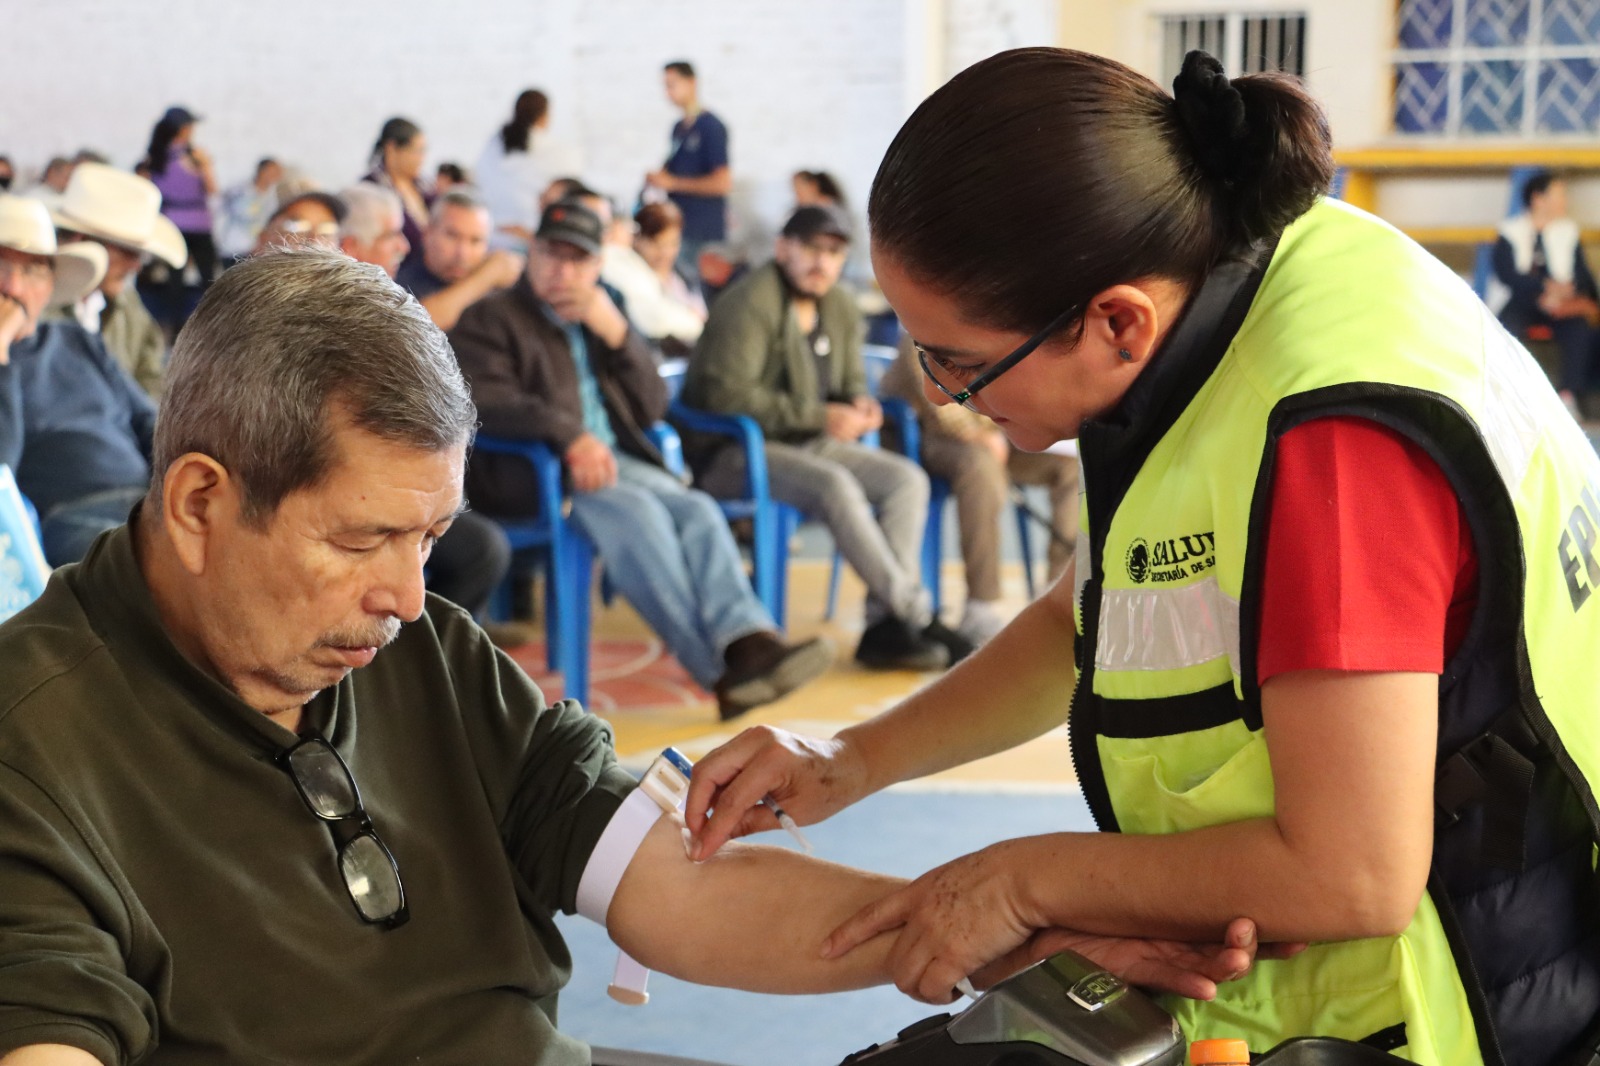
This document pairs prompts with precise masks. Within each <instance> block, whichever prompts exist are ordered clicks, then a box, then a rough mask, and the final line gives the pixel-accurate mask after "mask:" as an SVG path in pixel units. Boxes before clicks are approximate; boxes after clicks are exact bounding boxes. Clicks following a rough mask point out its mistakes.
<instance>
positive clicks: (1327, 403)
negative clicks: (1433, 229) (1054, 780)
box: [1070, 201, 1600, 1066]
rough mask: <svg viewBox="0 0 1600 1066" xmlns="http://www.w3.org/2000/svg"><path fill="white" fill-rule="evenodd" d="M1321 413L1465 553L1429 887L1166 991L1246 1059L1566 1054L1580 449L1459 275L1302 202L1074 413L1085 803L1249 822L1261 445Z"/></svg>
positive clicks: (1586, 611)
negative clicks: (1406, 442)
mask: <svg viewBox="0 0 1600 1066" xmlns="http://www.w3.org/2000/svg"><path fill="white" fill-rule="evenodd" d="M1329 415H1354V416H1358V417H1361V418H1367V419H1371V420H1372V421H1375V422H1378V423H1381V424H1382V425H1385V426H1387V427H1389V428H1391V429H1392V430H1395V431H1397V432H1399V433H1400V434H1402V435H1403V436H1405V437H1407V438H1409V439H1410V440H1412V441H1414V442H1415V443H1416V444H1418V445H1419V446H1420V447H1422V448H1423V449H1424V450H1425V451H1427V452H1428V453H1429V454H1430V455H1431V456H1432V457H1433V458H1434V459H1435V460H1436V461H1437V462H1438V463H1439V465H1440V467H1441V468H1442V469H1443V471H1444V473H1445V475H1446V477H1447V478H1448V479H1449V481H1450V482H1451V485H1452V487H1453V488H1454V489H1455V491H1456V494H1457V496H1458V497H1459V499H1460V500H1461V502H1462V505H1463V508H1464V510H1465V513H1466V516H1467V520H1468V523H1469V526H1470V528H1471V530H1472V535H1473V542H1474V545H1475V547H1476V551H1477V555H1478V559H1479V565H1480V571H1481V574H1480V582H1479V598H1478V607H1477V611H1476V614H1475V616H1474V618H1473V621H1472V623H1471V627H1470V629H1469V631H1468V635H1467V637H1466V638H1465V641H1464V643H1463V645H1462V647H1461V648H1460V650H1459V651H1458V652H1457V653H1456V654H1455V655H1454V656H1452V657H1451V659H1450V661H1449V662H1448V663H1447V664H1446V667H1445V671H1444V674H1443V676H1442V677H1441V678H1440V682H1439V715H1440V719H1439V751H1438V762H1437V768H1436V800H1437V804H1436V806H1437V812H1436V813H1437V818H1436V824H1435V833H1434V852H1433V867H1432V870H1431V871H1430V879H1429V885H1428V891H1427V893H1426V894H1425V896H1424V897H1423V899H1422V902H1421V904H1420V905H1419V906H1418V908H1417V911H1416V914H1415V916H1414V917H1413V919H1412V921H1411V923H1410V926H1409V927H1408V928H1407V929H1406V931H1405V932H1404V933H1403V934H1401V935H1400V936H1397V937H1385V938H1375V939H1369V940H1360V941H1349V942H1343V943H1331V944H1319V945H1314V946H1312V947H1311V948H1310V949H1309V950H1307V951H1306V952H1305V953H1304V954H1302V955H1301V956H1299V957H1297V958H1295V959H1292V960H1286V961H1281V962H1264V963H1260V964H1258V965H1257V967H1256V969H1255V970H1254V972H1252V973H1251V974H1250V975H1249V976H1248V977H1247V978H1245V979H1243V980H1240V981H1237V982H1233V983H1231V984H1228V985H1224V986H1223V987H1222V990H1221V993H1220V994H1219V996H1218V997H1217V999H1216V1001H1215V1002H1213V1003H1196V1002H1190V1001H1174V1002H1171V1003H1169V1004H1168V1005H1169V1007H1171V1008H1172V1009H1173V1010H1174V1012H1175V1013H1176V1014H1177V1016H1178V1019H1179V1021H1180V1023H1181V1024H1182V1025H1183V1027H1184V1030H1185V1032H1186V1033H1187V1035H1188V1036H1189V1037H1190V1038H1191V1039H1198V1038H1203V1037H1213V1036H1242V1037H1244V1038H1246V1039H1247V1040H1249V1041H1250V1046H1251V1048H1252V1050H1255V1051H1258V1052H1259V1051H1263V1050H1266V1049H1268V1048H1270V1047H1272V1046H1274V1045H1275V1044H1277V1043H1279V1042H1281V1041H1282V1040H1285V1039H1288V1038H1290V1037H1293V1036H1299V1035H1323V1036H1336V1037H1342V1038H1344V1039H1348V1040H1358V1041H1366V1042H1368V1043H1371V1044H1373V1045H1375V1046H1378V1047H1382V1048H1385V1049H1386V1050H1391V1051H1394V1053H1395V1054H1397V1055H1401V1056H1403V1057H1406V1058H1408V1059H1410V1060H1411V1061H1414V1062H1424V1063H1434V1064H1438V1066H1460V1064H1476V1063H1486V1064H1489V1066H1541V1064H1545V1063H1551V1064H1554V1063H1565V1062H1569V1061H1579V1060H1577V1059H1575V1058H1573V1055H1574V1054H1575V1052H1576V1049H1577V1048H1579V1047H1580V1046H1583V1047H1588V1048H1593V1047H1594V1046H1595V1045H1596V1043H1597V1033H1596V1025H1597V1018H1600V881H1597V878H1596V873H1595V854H1596V852H1595V841H1596V839H1597V838H1600V810H1597V807H1596V803H1595V798H1594V795H1593V792H1592V790H1591V782H1593V781H1595V780H1597V775H1600V594H1597V593H1600V459H1597V457H1596V455H1595V452H1594V450H1593V449H1592V448H1591V447H1590V446H1589V445H1588V442H1587V441H1586V440H1585V439H1584V438H1583V436H1582V434H1581V433H1580V431H1579V429H1578V427H1577V426H1576V424H1575V423H1574V422H1573V420H1572V418H1571V417H1570V416H1569V415H1567V413H1566V412H1565V410H1564V409H1563V408H1562V406H1561V403H1560V401H1559V400H1558V399H1557V397H1556V394H1555V392H1554V390H1553V389H1552V388H1551V387H1550V385H1549V383H1548V382H1547V381H1546V379H1545V377H1544V375H1543V374H1542V372H1541V371H1540V369H1539V367H1538V366H1537V364H1536V363H1535V362H1534V361H1533V359H1532V358H1531V357H1530V356H1529V354H1528V353H1527V352H1526V351H1525V350H1524V349H1523V348H1522V347H1521V346H1520V345H1519V344H1518V343H1517V342H1516V341H1515V340H1513V339H1512V338H1511V337H1510V336H1509V335H1507V333H1506V332H1505V331H1504V330H1503V329H1502V328H1501V327H1500V325H1499V323H1498V322H1496V321H1495V320H1494V318H1493V317H1492V316H1490V315H1489V313H1488V312H1487V310H1486V309H1485V308H1484V307H1483V305H1482V304H1481V303H1480V302H1479V301H1478V299H1477V298H1476V297H1475V296H1474V294H1473V293H1472V292H1471V290H1470V289H1468V287H1467V286H1466V285H1465V284H1463V283H1462V282H1461V280H1460V279H1459V278H1457V277H1456V276H1455V275H1454V274H1453V273H1451V272H1450V271H1449V270H1448V269H1447V268H1445V267H1444V266H1443V265H1442V264H1440V263H1439V262H1438V261H1437V260H1435V259H1434V258H1433V257H1431V256H1430V255H1429V254H1428V253H1427V252H1425V251H1424V250H1422V249H1421V248H1420V247H1418V246H1417V245H1416V244H1415V243H1413V242H1412V241H1410V240H1409V239H1407V238H1406V237H1405V236H1403V235H1402V234H1400V233H1399V232H1397V231H1396V230H1394V229H1393V228H1391V227H1389V226H1388V225H1386V224H1385V223H1383V222H1381V221H1379V220H1377V219H1374V218H1372V217H1370V216H1368V215H1365V214H1363V213H1361V212H1359V211H1357V210H1355V209H1353V208H1350V207H1347V206H1345V205H1342V204H1339V203H1336V202H1332V201H1324V202H1322V203H1320V204H1318V205H1317V206H1316V207H1314V208H1313V209H1312V210H1311V211H1310V212H1308V213H1307V214H1306V215H1305V216H1304V217H1302V218H1301V219H1300V220H1299V221H1297V222H1296V223H1295V224H1294V225H1292V226H1291V227H1289V229H1288V230H1286V231H1285V232H1284V234H1283V235H1282V237H1281V239H1280V240H1279V241H1278V243H1277V245H1276V246H1275V248H1273V249H1270V250H1265V251H1259V252H1255V253H1252V255H1250V256H1243V257H1240V258H1238V259H1233V260H1229V261H1227V262H1225V263H1224V264H1223V265H1221V266H1220V267H1219V268H1218V269H1217V270H1215V271H1214V272H1213V273H1212V275H1211V277H1210V278H1209V279H1208V280H1207V282H1206V283H1205V284H1204V285H1203V286H1201V288H1200V289H1199V290H1198V291H1197V293H1196V295H1195V296H1194V298H1193V299H1192V300H1191V303H1190V307H1189V309H1188V310H1187V311H1186V312H1185V314H1184V316H1183V318H1182V319H1180V321H1179V322H1178V323H1177V325H1175V327H1174V328H1173V330H1172V332H1171V334H1170V335H1169V337H1168V339H1167V341H1166V342H1165V344H1164V345H1163V348H1162V350H1161V352H1160V354H1159V355H1158V356H1157V357H1156V359H1154V360H1153V361H1152V363H1151V365H1150V366H1149V367H1148V368H1147V369H1146V371H1145V372H1144V373H1143V374H1141V375H1140V377H1139V379H1138V381H1137V382H1136V383H1135V385H1134V387H1133V389H1132V390H1130V392H1129V394H1128V396H1127V397H1126V398H1125V399H1124V401H1123V403H1122V404H1120V405H1119V407H1118V408H1117V410H1116V411H1115V412H1114V413H1113V414H1112V415H1111V416H1109V417H1108V418H1106V419H1105V420H1103V421H1099V422H1092V423H1089V424H1088V425H1086V426H1085V427H1084V431H1083V435H1082V438H1081V444H1082V456H1083V464H1084V476H1085V487H1086V491H1085V498H1084V512H1085V513H1084V522H1083V526H1082V528H1083V530H1084V533H1083V534H1082V536H1081V539H1080V543H1079V558H1078V581H1079V582H1080V585H1081V589H1080V593H1079V599H1078V604H1079V614H1078V642H1077V656H1078V665H1079V670H1080V674H1079V684H1078V690H1077V693H1076V695H1075V696H1074V702H1073V709H1072V714H1071V722H1070V731H1071V737H1072V750H1073V756H1074V763H1075V765H1076V769H1077V771H1078V775H1079V778H1080V780H1081V781H1082V783H1083V788H1084V794H1085V797H1086V798H1087V799H1088V801H1089V805H1090V808H1091V810H1092V811H1093V813H1094V815H1095V817H1096V820H1097V821H1098V823H1099V824H1100V826H1101V828H1103V829H1107V830H1120V831H1123V832H1133V833H1174V832H1181V831H1183V830H1187V829H1194V828H1198V827H1201V826H1207V825H1214V824H1218V823H1223V822H1231V821H1238V820H1242V819H1247V818H1256V817H1263V816H1270V815H1271V814H1272V813H1273V775H1272V766H1271V762H1270V760H1269V758H1268V752H1267V749H1266V745H1265V742H1264V740H1263V737H1262V731H1261V713H1260V707H1261V701H1260V691H1259V688H1258V686H1257V684H1256V676H1257V671H1256V662H1255V660H1256V651H1257V646H1258V644H1259V632H1258V626H1259V611H1260V590H1261V574H1262V560H1263V558H1264V554H1265V541H1266V538H1265V530H1264V526H1265V523H1266V516H1267V503H1268V500H1269V498H1270V492H1271V488H1272V482H1273V473H1274V470H1273V459H1274V454H1275V445H1276V441H1277V440H1278V438H1279V437H1280V436H1281V435H1282V434H1284V433H1285V432H1287V431H1289V430H1290V429H1292V428H1294V427H1295V426H1297V425H1300V424H1302V423H1304V422H1306V421H1308V420H1310V419H1314V418H1318V417H1324V416H1329ZM1218 861H1219V862H1225V861H1226V857H1225V856H1219V858H1218ZM1581 1061H1585V1062H1586V1061H1587V1059H1584V1060H1581Z"/></svg>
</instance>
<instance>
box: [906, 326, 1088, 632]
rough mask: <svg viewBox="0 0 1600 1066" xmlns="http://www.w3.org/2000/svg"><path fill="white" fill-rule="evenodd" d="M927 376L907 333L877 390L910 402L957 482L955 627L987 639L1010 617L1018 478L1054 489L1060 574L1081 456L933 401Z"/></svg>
mask: <svg viewBox="0 0 1600 1066" xmlns="http://www.w3.org/2000/svg"><path fill="white" fill-rule="evenodd" d="M922 382H923V378H922V368H921V367H920V366H918V365H917V352H916V346H915V344H913V343H912V341H911V338H909V337H906V338H904V339H903V340H902V341H901V342H900V352H899V355H898V357H897V358H896V359H895V362H894V365H893V366H892V367H890V368H889V371H888V373H886V374H884V376H883V381H882V382H880V383H879V386H878V391H879V393H880V394H881V395H884V396H895V397H898V398H900V399H902V400H905V401H906V402H907V403H909V404H911V406H912V409H913V410H915V411H916V414H917V423H918V425H919V426H920V427H921V429H922V455H921V459H922V465H923V467H924V468H925V469H926V470H927V471H928V473H930V474H932V475H933V476H935V477H941V478H944V479H945V480H946V481H948V482H949V483H950V494H951V496H952V497H953V498H954V499H955V504H956V517H957V518H958V520H959V522H960V527H961V563H962V566H963V568H964V569H965V570H966V574H967V601H966V605H965V606H964V607H963V608H962V613H961V621H960V623H959V624H958V625H957V626H956V632H957V633H960V634H961V635H962V636H964V637H966V638H967V639H968V640H970V641H972V643H974V644H984V643H986V642H987V641H988V640H989V638H990V637H992V636H994V635H995V634H996V633H998V632H999V631H1000V630H1001V628H1002V627H1003V626H1004V625H1005V624H1006V622H1007V621H1008V618H1007V615H1006V614H1005V612H1004V611H1002V610H1001V609H1000V602H999V601H1000V526H1001V522H1002V520H1003V518H1004V516H1005V512H1006V510H1007V508H1006V503H1007V501H1008V500H1009V497H1010V490H1011V485H1012V483H1013V482H1014V483H1016V484H1018V485H1042V486H1044V487H1045V488H1047V489H1048V490H1049V492H1050V528H1049V530H1048V531H1047V532H1048V533H1049V534H1050V536H1049V537H1048V538H1047V539H1048V543H1049V545H1050V547H1049V553H1048V556H1047V558H1048V560H1049V572H1050V580H1051V581H1054V580H1055V579H1056V578H1058V577H1060V576H1061V573H1062V571H1064V570H1065V569H1066V568H1067V563H1068V561H1069V560H1071V558H1072V551H1073V542H1074V540H1076V538H1077V536H1078V460H1077V459H1076V458H1074V457H1073V456H1070V455H1055V454H1052V453H1050V452H1040V453H1038V454H1032V453H1029V452H1019V451H1017V450H1016V449H1014V448H1012V447H1011V446H1010V444H1009V442H1007V440H1006V435H1005V434H1004V433H1003V432H1001V430H1000V427H999V426H997V425H995V424H994V423H993V422H992V421H990V420H989V419H988V418H986V417H984V416H983V415H981V414H979V413H978V412H976V411H969V410H967V409H966V408H965V407H962V406H961V405H960V404H954V403H948V404H940V405H937V406H935V405H934V404H931V403H929V402H928V397H927V396H926V395H925V394H924V392H923V388H922Z"/></svg>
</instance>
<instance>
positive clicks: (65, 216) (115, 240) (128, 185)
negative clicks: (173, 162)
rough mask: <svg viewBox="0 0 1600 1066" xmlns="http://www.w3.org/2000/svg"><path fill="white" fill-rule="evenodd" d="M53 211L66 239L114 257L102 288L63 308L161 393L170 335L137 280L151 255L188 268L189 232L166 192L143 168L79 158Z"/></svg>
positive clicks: (148, 386) (142, 384)
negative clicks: (176, 220)
mask: <svg viewBox="0 0 1600 1066" xmlns="http://www.w3.org/2000/svg"><path fill="white" fill-rule="evenodd" d="M51 215H52V216H53V218H54V220H55V224H56V231H57V233H56V236H57V239H58V240H62V241H68V242H70V241H77V240H89V241H94V242H95V243H96V244H98V245H100V246H101V247H102V248H104V249H105V250H106V257H107V261H108V265H107V267H106V276H105V277H104V278H102V279H101V281H100V287H99V289H97V290H96V291H95V292H92V293H90V294H89V295H88V296H85V297H84V298H83V299H82V300H79V301H78V302H77V303H75V304H73V305H72V307H71V309H70V310H69V311H64V312H63V313H65V314H71V316H72V317H73V318H75V319H76V320H77V322H78V324H79V325H81V326H82V327H83V328H84V329H86V330H88V331H89V332H90V333H98V334H99V335H100V339H101V340H102V341H104V342H105V346H106V350H107V351H109V352H110V353H111V354H112V356H113V357H114V358H115V359H116V360H117V362H118V363H120V364H122V369H124V370H126V371H127V372H128V373H129V374H131V375H132V376H133V380H135V381H137V382H138V383H139V387H140V388H142V389H144V391H145V392H147V393H149V394H150V395H151V396H152V397H154V398H157V399H159V398H160V396H161V376H162V374H164V373H165V372H166V368H167V338H166V335H165V334H164V333H162V332H161V327H160V326H158V325H156V320H155V319H153V318H151V317H150V312H149V311H147V310H146V309H145V306H144V301H143V300H142V299H140V298H139V292H138V290H137V289H135V288H134V279H135V278H136V277H137V276H138V273H139V268H140V267H141V266H142V265H143V262H144V257H145V256H147V255H153V256H156V257H157V258H159V259H161V260H162V261H163V262H165V263H166V264H167V265H168V266H170V267H171V268H172V269H174V270H182V269H183V265H184V264H185V263H187V262H188V261H189V249H188V246H187V245H185V244H184V243H183V234H182V233H181V232H179V230H178V227H177V226H175V225H173V224H172V220H171V219H169V218H167V216H165V215H163V214H162V213H161V190H160V189H157V188H156V187H155V185H154V184H152V183H151V182H149V181H147V180H146V179H144V178H141V177H139V175H137V174H130V173H129V172H127V171H125V170H117V169H116V168H114V167H108V166H106V165H105V164H104V163H79V164H78V165H77V166H76V167H74V168H73V170H72V177H71V178H70V179H68V181H67V191H66V193H64V194H63V195H62V197H61V203H60V204H59V205H57V207H56V208H55V210H54V211H52V212H51Z"/></svg>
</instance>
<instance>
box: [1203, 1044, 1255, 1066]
mask: <svg viewBox="0 0 1600 1066" xmlns="http://www.w3.org/2000/svg"><path fill="white" fill-rule="evenodd" d="M1189 1063H1190V1066H1235V1064H1236V1063H1237V1064H1238V1066H1250V1045H1249V1044H1246V1043H1245V1042H1244V1041H1243V1040H1196V1041H1195V1042H1194V1043H1192V1044H1190V1045H1189Z"/></svg>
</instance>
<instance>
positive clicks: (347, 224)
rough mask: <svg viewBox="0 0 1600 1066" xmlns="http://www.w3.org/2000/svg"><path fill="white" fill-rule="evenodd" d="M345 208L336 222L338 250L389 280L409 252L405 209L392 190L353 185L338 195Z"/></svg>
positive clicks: (366, 183)
mask: <svg viewBox="0 0 1600 1066" xmlns="http://www.w3.org/2000/svg"><path fill="white" fill-rule="evenodd" d="M339 201H340V202H341V203H343V204H344V206H345V216H344V220H343V221H342V222H340V223H339V250H340V251H342V252H344V254H345V255H348V256H349V257H350V258H351V259H354V260H356V261H358V262H361V263H371V264H373V265H374V266H378V267H382V268H383V272H384V273H385V274H388V275H389V276H390V277H391V278H392V277H394V275H395V272H396V271H397V270H399V269H400V264H401V263H402V262H404V261H405V258H406V254H407V253H409V252H410V251H411V242H410V241H408V240H406V235H405V217H406V213H405V208H404V207H402V206H401V204H400V197H399V196H397V195H395V192H394V190H393V189H385V188H383V187H382V186H380V185H374V184H372V183H371V182H365V181H362V182H357V183H356V184H354V185H352V186H350V187H349V188H348V189H345V190H343V191H341V192H340V193H339Z"/></svg>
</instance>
